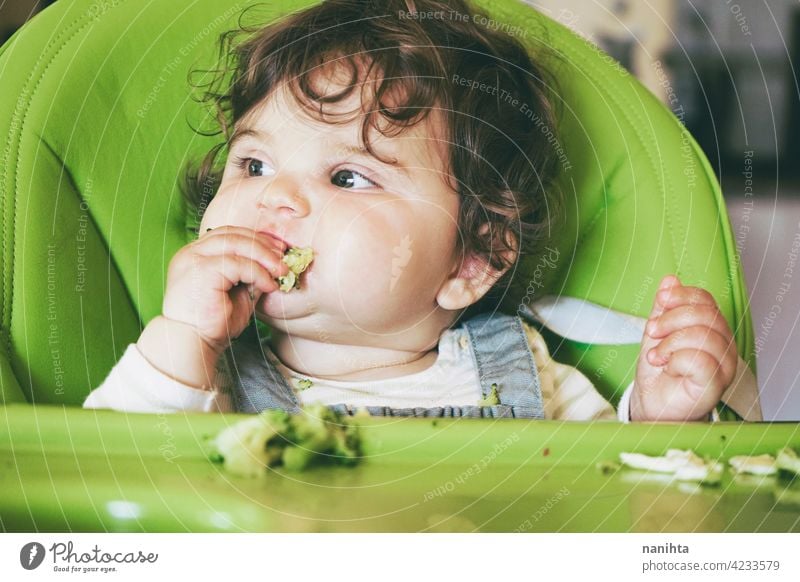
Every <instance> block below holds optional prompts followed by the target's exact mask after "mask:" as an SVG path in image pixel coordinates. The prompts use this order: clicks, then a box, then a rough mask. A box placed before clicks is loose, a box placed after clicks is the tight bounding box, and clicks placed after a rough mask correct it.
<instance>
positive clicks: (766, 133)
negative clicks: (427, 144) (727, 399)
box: [0, 0, 800, 420]
mask: <svg viewBox="0 0 800 582" xmlns="http://www.w3.org/2000/svg"><path fill="white" fill-rule="evenodd" d="M53 1H54V0H40V1H33V0H0V42H2V41H4V40H6V39H7V38H8V37H10V36H11V34H12V33H13V32H14V31H15V30H16V29H17V28H18V27H19V26H21V25H22V24H23V23H24V22H25V21H26V20H28V19H30V18H31V17H32V16H33V15H34V14H35V13H36V12H37V11H38V10H41V9H43V8H44V7H46V6H47V5H49V4H51V3H52V2H53ZM62 1H63V0H62ZM520 1H524V2H525V3H527V4H529V5H531V6H533V7H534V8H537V9H538V10H540V11H542V12H544V13H545V14H548V15H549V16H551V17H552V18H554V19H556V20H558V21H560V22H562V23H563V24H565V25H566V26H569V27H570V28H572V29H573V30H575V31H576V32H578V33H579V34H581V35H583V36H585V37H586V38H587V39H589V40H590V41H592V42H594V43H596V44H597V45H599V46H600V47H601V48H603V49H604V50H606V51H607V52H609V53H610V54H611V55H612V56H614V57H615V58H616V59H617V60H619V61H620V62H621V63H622V64H623V65H624V66H625V67H627V68H628V69H629V70H630V71H631V72H632V73H633V74H635V75H636V76H637V77H638V78H639V79H640V80H641V81H642V82H643V83H644V84H645V85H646V86H647V87H648V88H650V90H651V91H653V92H654V93H655V94H656V95H658V97H659V98H660V99H661V100H662V101H664V103H666V104H667V105H668V106H669V107H670V108H671V109H672V110H673V111H674V112H675V114H676V115H677V116H678V117H679V119H681V120H682V121H683V122H684V124H685V125H686V126H687V128H688V129H689V131H690V132H691V133H692V134H693V135H694V136H695V138H696V139H697V141H698V142H699V143H700V145H701V147H702V148H703V150H704V151H705V153H706V155H707V156H708V158H709V160H710V161H711V163H712V165H713V166H714V169H715V171H716V172H717V176H718V177H719V179H720V181H721V183H722V187H723V193H724V195H725V199H726V203H727V206H728V214H729V216H730V219H731V223H732V226H733V232H734V235H735V237H736V242H737V248H738V249H739V252H740V255H741V259H742V262H743V266H744V272H745V277H746V279H747V286H748V289H749V291H750V298H751V310H752V314H753V327H754V331H755V337H756V349H757V352H758V379H759V385H760V390H761V396H762V406H763V410H764V417H765V419H768V420H769V419H771V420H790V419H793V420H800V331H798V328H799V327H800V326H798V323H799V320H800V261H798V258H799V257H798V256H799V255H800V164H798V163H797V160H798V157H799V156H800V140H798V137H800V98H798V97H799V96H800V83H799V82H798V78H797V75H796V72H795V71H794V68H793V66H792V63H800V2H798V1H797V0H520Z"/></svg>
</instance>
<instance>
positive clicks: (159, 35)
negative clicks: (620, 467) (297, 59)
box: [0, 0, 760, 529]
mask: <svg viewBox="0 0 800 582" xmlns="http://www.w3.org/2000/svg"><path fill="white" fill-rule="evenodd" d="M309 4H313V2H308V1H305V0H302V1H300V0H285V1H277V2H270V3H268V4H266V5H265V7H266V9H265V10H261V12H259V14H261V15H262V16H264V17H265V18H266V20H269V18H275V17H278V16H279V15H281V14H284V13H286V12H290V11H293V10H296V9H299V8H301V7H303V6H306V5H309ZM477 4H478V5H480V6H482V7H485V8H486V9H487V10H488V11H489V13H490V14H491V15H492V17H493V18H494V19H495V22H496V23H498V24H499V23H507V24H508V25H509V26H514V27H518V28H517V30H523V31H524V32H525V34H521V35H519V37H520V38H521V40H522V41H523V42H525V43H527V45H529V46H530V47H531V49H532V50H533V51H534V52H535V53H536V54H540V53H541V54H543V55H545V54H546V56H544V57H543V58H547V59H548V65H549V68H550V69H551V70H552V71H553V73H554V76H555V77H556V78H557V80H558V84H559V93H558V95H559V98H560V99H562V102H561V103H560V109H561V111H562V113H561V120H560V123H561V125H560V128H559V140H560V142H559V143H558V144H556V145H557V146H558V147H559V148H560V150H561V159H560V164H561V170H562V172H561V177H560V188H561V189H562V192H563V193H564V199H565V203H564V216H565V222H564V223H563V225H562V227H561V228H560V229H559V233H558V235H557V236H556V237H555V238H554V239H553V242H552V246H554V247H555V248H558V251H559V252H558V255H559V260H557V261H553V262H552V267H548V268H545V269H542V268H541V265H540V264H538V263H537V259H536V257H533V258H531V259H530V260H529V262H527V263H525V264H524V265H523V266H522V269H523V273H525V275H527V276H522V277H518V280H520V281H522V283H521V286H520V287H519V289H517V290H516V294H514V295H512V296H509V297H508V298H507V300H506V302H505V303H504V305H503V308H504V309H505V310H507V311H508V312H509V313H513V312H514V310H515V309H516V308H517V306H518V305H519V304H520V302H521V301H522V300H523V296H524V295H525V294H526V293H530V291H531V286H530V285H527V286H526V284H527V283H528V282H530V281H533V280H534V279H535V281H536V286H535V293H536V294H537V295H536V298H539V297H541V296H543V295H552V296H569V297H576V298H581V299H586V300H588V301H591V302H593V303H596V304H598V305H601V306H605V307H607V308H610V309H613V310H616V311H620V312H624V313H628V314H632V315H636V316H641V317H647V313H648V312H649V309H650V306H651V305H652V301H653V296H654V294H655V292H656V288H657V285H658V282H659V280H660V279H661V277H662V276H663V275H665V274H668V273H675V274H677V275H679V277H680V278H681V280H682V281H683V282H684V283H686V284H692V285H701V286H703V287H705V288H706V289H708V290H709V291H710V292H711V293H712V294H713V295H714V297H715V298H716V299H717V301H718V302H719V304H720V306H721V310H722V313H723V314H724V315H725V317H726V319H727V321H728V323H729V324H730V326H731V329H733V330H734V332H735V337H736V343H737V346H738V350H739V354H740V356H741V357H742V359H743V360H744V361H745V362H747V363H748V364H749V366H750V367H751V369H753V371H755V370H754V366H755V357H754V346H753V343H754V341H753V332H752V325H751V321H750V314H749V311H748V298H747V293H746V290H745V286H744V283H743V277H742V272H741V268H740V265H739V263H738V261H737V255H736V249H735V246H734V241H733V237H732V235H731V230H730V226H729V223H728V218H727V214H726V211H725V206H724V202H723V199H722V196H721V193H720V189H719V186H718V183H717V180H716V178H715V176H714V174H713V172H712V170H711V168H710V166H709V164H708V162H707V160H706V158H705V157H704V155H703V153H702V152H701V151H700V149H699V148H698V146H697V144H696V143H695V141H694V140H693V139H692V137H691V136H690V135H689V134H688V133H687V132H686V130H685V129H684V128H683V126H682V125H681V123H680V122H679V121H678V120H677V119H676V118H675V117H674V116H673V115H672V113H671V112H670V111H669V110H668V109H667V108H665V107H664V106H663V105H662V104H661V103H660V102H659V101H658V100H657V99H656V98H655V97H654V96H653V95H652V94H650V93H649V92H648V91H647V90H646V89H644V88H643V87H642V86H641V85H640V84H639V83H638V82H637V81H636V79H634V78H633V77H631V75H630V74H628V72H627V71H625V70H624V69H622V68H621V67H620V66H618V65H617V64H616V63H615V62H613V61H612V60H611V59H610V58H609V57H607V56H606V55H605V54H604V53H602V52H600V51H599V50H598V49H596V48H595V47H594V46H593V45H591V44H590V43H588V42H586V41H584V40H583V39H581V38H580V37H578V36H577V35H575V34H574V33H573V32H571V31H570V30H568V29H567V28H565V27H563V26H562V25H560V24H558V23H557V22H555V21H554V20H552V19H550V18H549V17H547V16H544V15H542V14H541V13H538V12H536V11H535V10H533V9H532V8H530V7H529V6H526V5H524V4H522V3H521V2H518V1H516V0H493V1H489V0H481V1H479V2H477ZM243 8H245V5H244V4H242V3H241V2H236V1H234V0H193V1H186V2H153V3H146V4H143V3H140V2H135V1H134V0H103V1H98V0H94V1H90V0H73V1H70V2H57V3H55V4H54V5H52V6H51V7H49V8H47V9H46V10H44V11H43V12H42V13H41V14H39V15H37V16H36V17H35V18H33V20H32V21H31V22H29V23H28V24H27V25H26V26H24V27H23V28H22V29H21V30H20V31H18V32H17V34H15V35H14V36H13V37H12V38H11V39H10V40H9V41H8V42H7V43H6V44H5V45H4V46H3V47H2V52H1V53H0V87H2V93H1V94H0V128H2V130H3V134H4V135H6V139H5V140H4V144H3V150H2V162H0V203H1V204H2V220H3V233H2V236H3V247H2V255H1V257H2V258H1V259H0V260H1V261H2V273H3V277H2V294H1V295H0V303H2V321H0V334H1V337H2V349H0V398H2V402H3V403H4V404H5V408H4V412H3V414H4V416H5V419H6V422H5V423H1V422H0V424H6V427H3V428H2V430H4V431H6V433H3V434H4V435H5V436H2V437H0V445H2V444H3V443H6V444H8V443H9V442H13V441H14V439H15V438H16V439H17V441H16V442H20V439H21V440H22V441H25V442H30V443H40V444H41V442H43V441H42V439H43V438H45V440H46V438H52V439H53V440H54V442H55V441H58V440H61V439H63V438H64V433H63V432H59V431H67V432H68V433H69V434H71V435H73V437H74V438H77V439H79V440H80V439H84V441H82V442H84V443H85V444H86V446H90V444H91V443H96V441H97V440H98V439H99V440H103V438H104V437H105V438H106V439H107V440H106V441H105V445H104V446H105V447H106V448H104V449H103V450H104V451H106V453H105V454H106V455H112V456H113V454H116V453H119V454H120V455H123V456H124V455H125V454H127V453H129V452H130V450H137V451H138V450H139V447H138V443H140V442H142V441H141V439H145V440H146V441H147V442H148V443H150V444H154V445H155V444H158V443H161V444H163V442H164V439H165V437H164V432H165V431H164V427H165V426H167V427H170V431H172V434H174V435H178V436H176V437H175V438H176V439H178V441H180V439H181V438H183V439H184V441H182V442H184V444H185V445H186V446H189V447H191V446H194V445H192V443H195V442H196V441H197V442H199V440H200V439H199V436H198V435H199V433H200V432H202V431H203V430H208V429H209V427H217V426H222V425H220V424H219V422H222V420H221V419H219V418H210V417H208V416H204V415H174V417H172V418H167V417H164V415H128V414H124V413H114V412H105V411H99V412H98V411H89V410H82V409H80V405H81V403H82V402H83V400H84V399H85V398H86V396H87V395H88V394H89V392H90V391H91V390H92V389H93V388H95V387H97V386H98V385H99V384H100V383H101V382H102V381H103V379H104V378H105V376H106V375H107V374H108V372H109V370H110V369H111V368H112V367H113V365H114V364H115V362H116V361H117V360H118V359H119V358H120V357H121V355H122V353H123V352H124V350H125V348H126V346H127V345H128V344H129V343H131V342H134V341H136V339H137V338H138V336H139V334H140V332H141V330H142V328H143V326H144V325H145V324H146V323H147V322H148V321H149V320H150V319H151V318H153V317H155V316H156V315H157V314H159V313H160V311H161V302H162V296H163V291H164V285H165V279H166V270H167V265H168V264H169V261H170V259H171V257H172V256H173V254H174V253H175V252H176V251H177V250H178V249H179V248H180V247H182V246H183V245H185V244H186V243H187V242H188V241H189V240H190V238H191V237H192V236H194V235H193V233H192V231H191V228H190V227H191V222H192V220H191V217H187V213H186V212H185V207H184V205H183V203H182V196H181V193H180V188H179V184H180V180H181V173H182V171H183V168H184V167H185V165H186V163H187V161H191V160H196V159H198V158H199V157H200V156H201V155H202V154H203V153H204V152H205V151H207V150H208V149H210V147H212V146H213V145H215V144H216V143H217V141H218V138H217V137H213V136H212V137H208V136H202V135H200V134H199V133H198V132H197V131H195V129H194V128H197V127H202V126H203V125H204V124H205V125H207V124H208V118H207V117H206V115H207V112H206V111H205V110H203V109H202V107H201V106H200V105H199V104H198V103H197V102H196V101H195V100H194V99H193V96H192V93H191V91H190V87H189V83H188V82H187V77H188V74H189V72H190V71H192V70H197V69H202V68H204V67H205V68H208V67H209V66H212V65H213V63H214V62H215V59H216V58H217V40H218V37H219V34H220V33H222V32H224V31H226V30H228V29H232V28H235V27H236V24H237V19H238V17H239V15H240V13H241V11H242V9H243ZM543 47H544V48H547V49H548V50H547V53H543V52H542V51H541V49H542V48H543ZM547 339H548V343H549V344H550V347H551V350H552V351H553V352H554V357H555V358H556V359H557V360H559V361H563V362H566V363H570V364H572V365H575V366H577V367H578V368H579V369H580V370H581V371H582V372H583V373H585V374H586V375H587V376H588V377H589V378H590V379H591V380H592V381H593V382H594V383H595V385H596V386H597V387H598V389H599V390H600V391H601V393H602V394H603V395H604V396H605V397H607V398H608V399H609V400H610V401H611V402H612V403H616V402H617V400H618V399H619V397H620V395H621V393H622V391H623V390H624V389H625V387H626V386H627V385H628V384H629V382H630V381H631V380H632V377H633V372H634V368H635V362H636V358H637V356H638V345H636V344H630V345H590V344H584V343H579V342H576V341H573V340H569V339H566V338H563V337H558V336H557V335H554V334H549V335H548V336H547ZM757 398H758V397H757V394H754V395H751V399H750V403H751V404H752V403H753V402H755V403H756V407H755V408H753V409H754V410H755V409H757ZM728 404H729V405H726V404H725V403H723V404H721V405H720V410H721V416H722V418H723V420H741V418H742V417H747V416H748V414H749V412H748V411H744V410H738V411H737V410H736V405H734V404H733V403H728ZM43 419H46V421H45V420H43ZM751 419H752V418H751ZM408 420H409V421H410V422H406V421H405V420H404V421H402V422H400V423H399V424H398V425H397V426H396V427H392V429H391V430H394V431H398V433H400V434H398V436H397V438H398V439H402V438H403V437H402V430H403V426H406V427H408V426H411V425H413V426H417V425H416V424H414V422H415V420H416V419H408ZM479 422H480V421H479ZM548 422H549V421H548ZM548 422H545V423H544V424H545V425H547V424H548ZM445 424H447V423H445ZM612 424H613V423H612ZM723 424H724V423H723ZM134 425H135V426H137V427H140V428H141V430H142V433H144V434H139V435H138V436H137V437H136V438H134V437H133V436H131V434H130V433H131V430H132V429H131V428H130V427H132V426H134ZM500 425H502V423H493V424H492V428H491V430H493V431H501V432H502V431H505V430H508V429H507V428H505V427H503V426H500ZM426 426H427V425H426ZM459 426H461V425H459ZM576 426H578V427H581V428H580V431H588V433H587V434H590V435H591V434H595V435H597V436H599V435H601V434H605V435H611V434H617V433H616V432H613V431H619V430H620V426H621V425H614V426H616V428H613V429H612V428H609V427H610V426H611V425H608V426H607V427H600V426H591V427H590V428H586V426H585V425H584V424H583V423H577V425H576ZM734 426H737V427H739V429H740V430H744V431H745V432H746V431H747V430H751V429H749V428H745V427H744V425H741V424H735V425H734ZM757 428H758V427H757V426H755V425H754V426H753V427H752V430H755V429H757ZM48 430H50V431H53V432H52V433H49V434H50V436H49V437H42V434H44V432H47V431H48ZM387 430H388V429H387ZM459 430H460V429H459ZM531 430H532V431H535V430H539V429H531ZM542 430H544V429H542ZM571 430H578V429H572V428H566V427H565V428H564V429H563V430H562V431H560V435H563V436H560V437H559V438H567V435H572V436H570V437H569V438H573V437H574V436H575V434H577V433H570V432H569V431H571ZM624 430H629V431H636V430H638V429H637V428H636V427H633V426H631V427H624ZM648 430H650V431H651V432H650V433H648V434H651V435H662V436H659V437H657V438H656V437H655V436H654V437H653V438H654V439H655V440H659V439H661V441H659V442H662V441H663V442H666V441H664V439H667V438H668V440H669V439H672V440H669V442H673V440H674V439H677V440H680V439H681V438H684V436H682V435H685V437H686V438H687V439H689V441H687V442H694V441H697V442H701V441H703V437H698V436H697V435H699V434H701V433H694V432H692V431H696V430H703V431H707V430H709V429H708V428H707V427H706V428H700V427H698V426H696V427H689V426H684V427H681V426H670V425H663V426H656V427H653V426H650V427H649V429H648ZM104 431H105V432H104ZM604 431H605V432H604ZM608 431H612V432H608ZM660 431H661V432H660ZM393 434H394V433H393ZM464 434H466V433H464ZM531 434H533V433H531ZM542 434H544V433H542ZM580 434H583V432H581V433H580ZM627 434H633V433H632V432H629V433H627ZM642 434H644V433H642ZM702 434H706V433H702ZM742 434H744V433H742ZM748 434H750V433H748ZM757 434H760V433H756V432H753V433H752V435H757ZM75 435H77V436H75ZM148 435H149V436H148ZM180 435H183V436H180ZM603 438H605V437H603ZM615 438H617V437H615ZM619 438H628V437H619ZM754 438H755V437H754ZM4 439H5V440H4ZM37 439H38V440H37ZM114 439H118V441H114ZM137 439H139V440H137ZM389 440H391V439H389ZM76 442H77V441H76ZM382 442H383V444H382V445H380V446H388V445H386V442H388V440H384V441H382ZM626 442H627V441H626ZM654 442H655V441H654ZM109 443H116V444H109ZM42 446H44V445H42ZM198 446H199V445H198ZM375 446H378V445H375ZM709 446H712V445H709ZM109 447H110V448H109ZM131 447H133V448H131ZM111 449H113V451H112V452H110V453H109V452H108V451H109V450H111ZM76 455H77V453H76ZM87 455H88V453H87ZM423 456H424V454H423ZM508 459H509V461H510V460H511V459H512V457H508ZM104 462H105V461H104ZM119 462H123V461H119ZM131 470H132V471H133V472H134V473H135V470H134V469H133V468H131ZM130 478H133V477H130ZM21 482H22V481H20V483H21ZM19 487H22V485H19ZM286 487H288V485H284V488H286ZM173 501H175V503H178V504H181V503H183V501H181V500H173ZM9 503H10V502H9ZM186 503H188V502H186ZM5 507H6V510H5V512H6V515H8V511H10V510H9V509H8V507H9V506H8V505H6V506H5ZM187 507H191V504H190V503H189V505H188V506H187ZM187 511H188V509H187ZM12 513H13V512H12ZM2 515H3V511H2V510H0V516H2ZM14 515H17V514H14ZM21 515H22V513H20V514H19V515H17V517H19V518H20V519H21V520H22V521H21V522H20V523H24V524H29V525H30V523H33V524H34V525H33V526H37V527H38V525H39V524H38V523H37V522H36V521H35V518H31V519H34V521H33V522H31V521H30V520H29V518H28V517H24V516H22V517H20V516H21ZM73 517H74V516H73ZM53 519H55V521H54V522H52V523H51V522H47V521H46V520H45V523H51V525H52V526H53V527H54V528H58V527H61V525H63V523H64V522H62V521H58V519H61V518H58V519H56V518H53ZM74 519H79V518H77V517H74ZM86 519H88V520H89V521H88V522H86V527H87V528H89V529H91V527H92V526H91V524H90V523H95V522H94V521H92V519H95V518H86ZM109 519H111V521H109V522H104V523H105V524H106V525H108V523H113V524H116V525H115V527H116V526H119V527H123V526H121V525H119V524H120V523H122V522H119V521H118V520H117V521H114V520H113V519H112V518H109ZM26 520H27V521H26ZM167 521H168V524H170V523H174V522H170V521H169V520H167ZM245 521H246V520H245ZM75 523H76V522H75V521H74V520H73V521H72V522H70V524H71V525H73V526H74V524H75ZM81 523H84V522H81ZM126 523H127V522H126ZM159 523H160V522H159ZM181 523H184V522H181ZM186 523H189V526H187V527H190V528H199V529H203V528H205V527H210V526H208V523H209V521H208V519H200V518H197V520H196V521H192V520H189V521H188V522H186ZM247 523H248V524H249V525H250V526H252V527H254V528H258V527H260V526H259V525H257V524H256V525H253V524H254V523H255V522H251V521H248V522H247ZM270 523H272V522H270ZM168 524H167V525H164V527H166V528H169V525H168ZM162 525H163V524H162ZM273 525H274V524H273ZM33 526H31V527H33ZM6 527H8V526H6ZM19 527H25V526H24V525H21V526H19ZM109 527H110V526H109ZM154 527H161V525H157V526H154ZM243 527H248V526H247V525H245V526H243ZM275 527H276V528H278V529H280V527H281V526H280V525H275ZM287 527H289V526H287ZM211 529H213V528H211ZM223 529H224V528H223Z"/></svg>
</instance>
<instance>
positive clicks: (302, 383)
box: [295, 378, 314, 390]
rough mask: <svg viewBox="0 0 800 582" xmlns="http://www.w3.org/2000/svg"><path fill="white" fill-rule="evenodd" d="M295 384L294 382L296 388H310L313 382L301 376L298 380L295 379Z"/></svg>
mask: <svg viewBox="0 0 800 582" xmlns="http://www.w3.org/2000/svg"><path fill="white" fill-rule="evenodd" d="M295 384H296V386H297V388H298V390H308V389H309V388H311V387H312V386H313V385H314V382H312V381H311V380H309V379H308V378H302V379H300V380H296V381H295Z"/></svg>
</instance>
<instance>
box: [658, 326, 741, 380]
mask: <svg viewBox="0 0 800 582" xmlns="http://www.w3.org/2000/svg"><path fill="white" fill-rule="evenodd" d="M687 349H695V350H702V351H703V352H706V353H707V354H709V355H710V356H711V357H713V358H714V359H715V360H716V361H717V362H718V363H719V365H720V367H721V368H722V374H723V377H724V378H725V379H727V380H728V381H730V380H732V379H733V376H734V374H735V373H736V344H735V342H734V341H733V338H731V337H730V336H728V335H723V334H721V333H719V332H717V331H715V330H713V329H710V328H707V327H705V326H700V325H698V326H693V327H687V328H686V329H682V330H679V331H676V332H673V333H671V334H670V335H668V336H667V337H666V338H664V339H663V340H661V341H660V342H659V344H658V346H656V347H655V348H653V349H651V350H650V351H649V352H648V353H647V361H648V362H650V363H651V364H652V365H654V366H663V365H665V364H666V363H667V362H668V361H669V359H670V357H671V356H672V354H674V353H675V352H677V351H679V350H687Z"/></svg>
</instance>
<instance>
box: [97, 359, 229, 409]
mask: <svg viewBox="0 0 800 582" xmlns="http://www.w3.org/2000/svg"><path fill="white" fill-rule="evenodd" d="M220 363H221V364H222V363H224V360H223V359H221V360H220ZM211 385H212V386H213V388H211V389H205V388H204V389H198V388H193V387H191V386H187V385H186V384H183V383H182V382H179V381H177V380H175V379H173V378H170V377H169V376H167V375H166V374H163V373H162V372H160V371H159V370H158V369H156V368H155V367H153V366H152V365H151V364H150V362H148V361H147V360H146V359H145V358H144V356H142V354H141V352H140V351H139V349H138V348H137V346H136V344H130V345H129V346H128V348H127V349H126V350H125V353H124V354H123V356H122V358H120V360H119V361H118V362H117V364H116V365H115V366H114V368H113V369H112V370H111V372H110V373H109V375H108V376H107V377H106V379H105V381H104V382H103V383H102V384H101V385H100V386H99V387H97V388H96V389H95V390H93V391H92V393H91V394H89V396H88V398H87V399H86V401H85V402H84V403H83V407H84V408H108V409H111V410H118V411H122V412H153V413H159V412H166V413H169V412H178V411H184V412H228V411H230V410H232V403H231V398H230V395H229V391H228V386H229V381H228V379H227V377H226V376H225V372H224V369H220V370H219V371H218V372H217V374H216V377H215V378H214V380H213V382H212V383H211Z"/></svg>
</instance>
